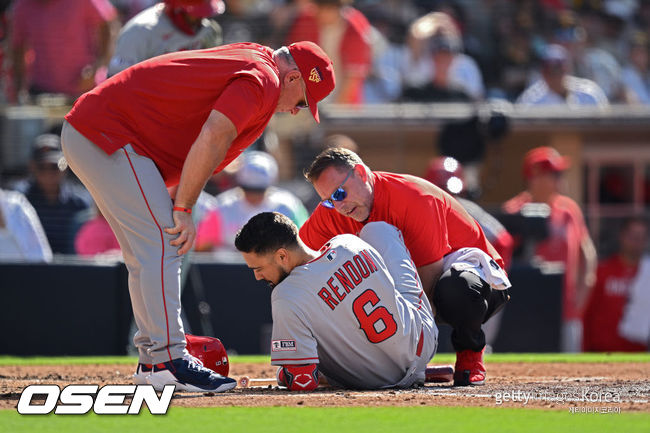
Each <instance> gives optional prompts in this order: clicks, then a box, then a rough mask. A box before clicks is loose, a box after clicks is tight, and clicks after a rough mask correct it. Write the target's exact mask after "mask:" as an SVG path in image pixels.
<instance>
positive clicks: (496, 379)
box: [0, 363, 650, 413]
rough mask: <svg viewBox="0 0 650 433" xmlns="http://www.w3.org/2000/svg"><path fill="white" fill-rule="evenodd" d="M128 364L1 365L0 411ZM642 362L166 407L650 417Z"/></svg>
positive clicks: (250, 367) (499, 371) (249, 367)
mask: <svg viewBox="0 0 650 433" xmlns="http://www.w3.org/2000/svg"><path fill="white" fill-rule="evenodd" d="M131 370H132V369H131V367H130V366H127V365H97V366H93V365H84V366H80V365H74V366H4V367H0V409H11V408H15V407H16V405H17V403H18V399H19V397H20V393H21V391H22V390H23V389H24V388H25V387H26V386H27V385H31V384H36V383H39V384H56V385H60V386H65V385H68V384H97V385H102V386H103V385H107V384H123V383H124V384H128V383H131V379H130V377H131V374H132V371H131ZM274 375H275V367H272V366H270V365H263V364H233V365H232V366H231V371H230V376H232V377H234V378H236V379H239V378H240V377H241V376H250V377H255V378H266V377H274ZM649 378H650V364H648V363H611V364H610V363H589V364H582V363H544V364H542V363H530V364H523V363H522V364H518V363H501V364H499V363H491V364H488V381H487V383H486V385H485V386H482V387H452V386H450V385H449V384H427V385H426V386H424V387H422V388H417V389H409V390H382V391H348V390H337V389H331V388H323V389H318V390H316V391H314V392H311V393H300V392H296V393H291V392H288V391H286V390H283V389H279V388H278V387H273V386H267V387H263V388H262V387H260V388H248V389H240V388H236V389H234V390H233V391H230V392H227V393H224V394H207V395H204V394H191V393H177V394H176V396H175V397H174V400H173V403H172V405H175V406H191V407H216V406H320V407H323V406H421V405H428V406H484V407H500V406H505V407H533V408H545V409H555V410H567V411H571V412H580V411H582V412H604V413H619V412H629V411H644V412H650V379H649Z"/></svg>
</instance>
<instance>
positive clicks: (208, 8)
mask: <svg viewBox="0 0 650 433" xmlns="http://www.w3.org/2000/svg"><path fill="white" fill-rule="evenodd" d="M165 4H166V5H167V6H169V7H171V8H172V9H173V10H175V11H178V10H182V11H183V12H185V13H187V14H188V15H189V16H191V17H194V18H209V17H212V16H215V15H221V14H222V13H224V11H225V10H226V5H225V4H224V2H223V0H165Z"/></svg>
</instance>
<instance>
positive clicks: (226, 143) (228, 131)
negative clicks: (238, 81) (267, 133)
mask: <svg viewBox="0 0 650 433" xmlns="http://www.w3.org/2000/svg"><path fill="white" fill-rule="evenodd" d="M236 137H237V129H236V128H235V125H234V124H233V123H232V122H231V121H230V119H228V118H227V117H226V116H225V115H224V114H222V113H220V112H218V111H216V110H212V112H210V116H208V120H206V122H205V123H204V124H203V127H202V128H201V132H200V133H199V136H198V137H197V139H196V141H195V142H194V143H193V144H192V147H191V148H190V151H189V153H188V154H187V158H186V159H185V163H184V164H183V171H182V172H181V180H180V183H179V184H178V191H177V192H176V199H175V200H174V206H176V207H181V208H188V209H191V208H192V206H194V203H196V200H197V199H198V197H199V194H201V190H202V189H203V187H204V186H205V183H206V182H207V181H208V178H209V177H210V176H211V175H212V173H213V172H214V169H215V168H216V167H217V166H218V165H219V164H220V163H221V162H222V161H223V160H224V158H225V156H226V153H227V152H228V148H229V147H230V145H231V143H232V142H233V140H234V139H235V138H236ZM173 215H174V223H175V226H174V227H173V228H170V229H165V231H166V232H167V233H168V234H179V235H178V237H177V238H176V239H174V240H173V241H172V242H171V245H173V246H179V247H180V248H179V250H178V254H179V255H183V254H185V253H186V252H188V251H189V250H190V248H191V247H192V244H193V243H194V238H195V237H196V228H195V227H194V223H193V222H192V217H191V215H189V214H187V213H184V212H177V211H176V212H174V213H173Z"/></svg>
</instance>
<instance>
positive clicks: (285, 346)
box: [271, 340, 296, 352]
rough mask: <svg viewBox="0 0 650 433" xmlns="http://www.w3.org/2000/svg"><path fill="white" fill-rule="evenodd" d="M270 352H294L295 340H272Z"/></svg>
mask: <svg viewBox="0 0 650 433" xmlns="http://www.w3.org/2000/svg"><path fill="white" fill-rule="evenodd" d="M271 351H272V352H295V351H296V340H273V341H271Z"/></svg>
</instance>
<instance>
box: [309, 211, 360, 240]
mask: <svg viewBox="0 0 650 433" xmlns="http://www.w3.org/2000/svg"><path fill="white" fill-rule="evenodd" d="M362 228H363V225H362V224H361V223H359V222H356V221H354V220H353V219H352V218H347V217H344V216H341V215H340V214H339V213H337V212H336V211H335V210H334V209H326V208H324V207H322V206H318V207H317V208H316V210H314V212H313V213H312V214H311V216H310V217H309V218H307V221H305V223H304V224H303V225H302V227H301V228H300V232H299V234H300V239H302V241H303V242H304V243H305V245H307V246H308V247H309V248H311V249H313V250H316V251H318V250H320V248H321V247H322V246H323V245H324V244H325V243H326V242H327V241H329V240H330V239H332V238H333V237H334V236H336V235H341V234H345V233H351V234H354V235H356V234H357V233H358V232H359V231H360V230H361V229H362Z"/></svg>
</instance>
